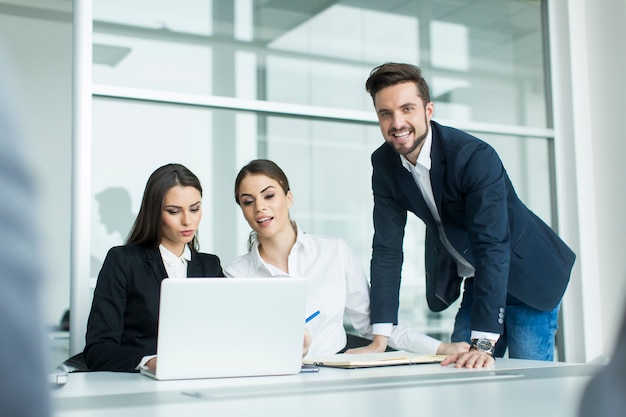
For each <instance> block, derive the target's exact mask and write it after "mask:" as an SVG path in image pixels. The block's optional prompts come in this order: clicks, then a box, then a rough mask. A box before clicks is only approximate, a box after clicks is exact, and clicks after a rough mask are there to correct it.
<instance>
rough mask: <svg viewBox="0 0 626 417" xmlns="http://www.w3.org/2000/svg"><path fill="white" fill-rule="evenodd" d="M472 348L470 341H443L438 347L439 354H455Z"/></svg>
mask: <svg viewBox="0 0 626 417" xmlns="http://www.w3.org/2000/svg"><path fill="white" fill-rule="evenodd" d="M469 349H470V345H469V343H466V342H455V343H441V344H440V345H439V347H438V348H437V355H455V354H457V353H463V352H467V351H469Z"/></svg>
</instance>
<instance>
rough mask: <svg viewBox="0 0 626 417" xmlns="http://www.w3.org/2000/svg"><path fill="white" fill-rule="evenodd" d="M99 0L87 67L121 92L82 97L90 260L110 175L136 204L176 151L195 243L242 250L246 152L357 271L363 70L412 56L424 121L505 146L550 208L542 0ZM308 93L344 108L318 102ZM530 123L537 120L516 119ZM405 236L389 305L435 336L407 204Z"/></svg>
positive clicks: (366, 233) (366, 139)
mask: <svg viewBox="0 0 626 417" xmlns="http://www.w3.org/2000/svg"><path fill="white" fill-rule="evenodd" d="M93 5H94V7H93V14H94V16H93V19H94V21H93V30H94V33H93V41H94V50H93V51H94V56H93V60H94V65H93V82H94V84H96V86H99V87H102V86H104V87H115V88H118V90H117V91H118V92H119V97H118V98H116V97H115V93H113V94H107V95H106V98H105V97H104V95H101V94H99V93H98V91H99V90H98V89H96V94H95V100H94V106H93V119H94V122H93V138H92V141H93V161H92V162H93V173H92V175H93V196H92V207H93V209H92V218H93V219H92V225H91V227H92V248H91V254H92V255H93V256H94V258H97V259H101V257H102V254H103V253H105V250H106V249H107V248H108V247H110V246H112V245H114V244H116V242H121V240H122V239H123V238H122V236H123V233H122V232H121V231H119V230H118V231H112V229H111V228H110V227H109V226H108V225H107V224H106V221H104V220H103V218H104V217H106V214H105V213H103V205H104V204H105V203H104V202H103V201H102V200H103V198H104V197H103V196H104V195H106V194H107V190H109V189H118V191H117V192H118V193H119V195H118V198H119V199H120V200H118V203H117V204H118V213H119V214H118V216H119V217H122V216H127V217H130V214H131V213H135V212H136V210H137V209H138V205H139V198H140V196H141V192H142V190H143V185H144V184H145V181H146V179H147V176H148V175H149V173H150V172H152V170H154V169H155V168H156V167H157V166H159V165H161V164H163V163H165V162H171V161H174V160H176V161H177V162H182V163H184V164H187V165H188V166H189V168H191V169H192V170H193V171H194V172H196V173H197V174H198V175H199V176H200V178H201V180H202V183H203V185H204V187H205V203H204V204H205V205H204V207H205V211H204V219H203V223H202V224H203V225H202V229H201V236H200V238H201V243H202V248H203V250H205V251H208V252H213V253H216V254H218V255H219V256H220V258H221V259H222V262H223V263H224V264H227V263H228V262H230V260H232V259H233V258H234V257H235V256H237V255H239V254H241V253H242V252H243V251H244V250H245V240H246V238H247V235H248V231H249V228H248V226H247V224H245V222H244V221H243V219H242V218H241V214H240V213H239V209H238V207H237V206H236V205H235V203H234V199H233V195H232V187H233V181H234V177H235V175H236V173H237V171H238V170H239V168H240V167H241V166H242V165H244V164H245V163H246V162H248V161H249V160H251V159H253V158H257V157H264V158H270V159H273V160H275V161H276V162H277V163H278V164H279V165H281V167H282V168H283V169H284V170H285V172H286V173H287V175H288V177H289V179H290V182H291V185H292V190H293V193H294V199H295V204H294V207H293V210H292V217H293V218H294V219H295V220H296V221H297V222H298V223H299V224H300V225H301V227H302V228H303V229H304V230H305V231H307V232H310V233H317V234H326V235H335V236H339V237H342V238H344V239H345V240H346V241H347V242H348V243H349V245H350V246H351V248H352V249H353V250H354V252H355V253H356V254H357V256H358V258H359V259H360V261H361V264H362V267H363V268H364V269H365V270H366V271H369V258H370V253H371V238H372V224H371V213H372V195H371V189H370V176H371V165H370V159H369V157H370V154H371V152H372V151H374V150H375V149H376V148H377V147H378V146H379V144H380V143H382V137H381V134H380V132H379V130H378V127H377V125H376V121H375V115H374V111H373V108H372V102H371V98H370V97H369V96H368V95H367V93H366V92H365V91H364V83H365V80H366V78H367V76H368V74H369V72H370V70H371V69H372V68H374V67H375V66H377V65H379V64H381V63H383V62H386V61H402V62H410V63H414V64H417V65H419V66H420V67H421V68H422V69H423V71H424V74H425V77H426V79H427V80H428V82H429V84H430V87H431V94H432V98H433V101H434V103H435V120H445V121H446V123H449V124H451V125H454V126H457V127H463V126H465V127H466V128H467V126H470V127H471V126H474V127H475V128H474V130H473V131H474V132H475V134H476V136H478V137H480V138H482V139H484V140H486V141H487V142H489V143H490V144H492V145H493V146H494V147H495V148H496V150H497V151H498V153H499V154H500V155H501V157H502V159H503V160H504V162H505V166H506V168H507V170H508V172H509V175H510V177H511V179H512V181H513V183H514V185H515V186H516V188H517V191H518V193H519V194H520V196H521V197H522V199H523V200H524V201H525V202H526V203H527V204H528V205H529V206H530V207H531V208H532V209H533V210H534V211H535V212H536V213H537V214H538V215H539V216H541V217H542V218H543V219H544V220H546V222H548V223H551V221H552V213H553V212H554V207H553V205H552V201H553V195H554V189H553V187H552V184H553V174H552V166H553V160H552V153H551V150H550V149H551V141H552V138H551V134H550V133H551V131H550V130H549V127H550V121H549V120H548V119H547V116H546V114H547V104H546V103H547V102H548V100H547V98H546V90H545V80H546V71H545V68H544V67H545V66H544V62H543V56H544V51H543V46H544V44H543V28H542V16H541V3H540V2H520V1H517V0H507V1H502V0H486V1H482V2H478V3H476V2H467V1H463V0H453V1H450V0H445V1H443V0H433V1H429V2H415V1H412V0H411V1H409V0H406V1H396V2H393V3H392V4H391V3H388V2H380V1H373V0H372V1H370V0H365V1H356V0H343V1H335V2H328V1H322V0H311V1H307V2H295V1H294V2H266V1H256V0H232V1H228V0H220V1H216V0H215V1H208V0H186V1H183V2H176V3H173V2H166V1H154V0H142V1H133V2H110V1H105V0H94V1H93ZM154 92H157V93H159V94H160V95H159V98H158V100H156V99H154V98H153V97H154V94H153V93H154ZM181 93H182V94H184V95H183V96H180V94H181ZM174 96H176V97H174ZM151 97H152V98H151ZM181 97H182V98H181ZM203 98H206V99H210V100H208V101H207V100H205V101H203ZM185 100H188V102H185ZM277 106H278V107H277ZM280 106H282V107H280ZM289 106H292V107H293V108H296V107H297V109H298V112H297V115H296V116H294V115H293V114H290V113H289V112H288V111H286V110H285V111H282V110H281V109H288V108H289ZM233 109H236V110H233ZM320 109H322V110H323V111H324V112H326V113H325V114H326V115H328V114H331V115H332V114H335V113H337V114H340V115H341V117H339V119H341V120H329V119H330V118H329V117H325V116H320V115H319V114H320ZM349 112H354V114H356V115H357V116H354V117H353V118H352V119H351V116H350V114H353V113H349ZM364 115H365V116H364ZM476 126H480V128H478V127H476ZM529 128H537V129H538V130H541V132H543V133H545V132H548V134H543V133H535V134H528V133H527V131H528V130H529ZM469 130H470V133H472V131H471V130H472V129H469ZM531 130H532V129H531ZM482 132H489V134H487V133H482ZM120 189H125V190H126V191H127V192H128V194H129V196H130V204H129V203H127V200H126V199H127V197H126V196H124V197H122V196H121V195H122V194H125V193H124V191H123V190H122V191H120ZM108 192H109V193H113V191H110V190H109V191H108ZM121 201H124V203H121ZM122 207H130V209H128V210H127V209H126V208H124V209H122ZM118 220H119V219H118ZM119 223H120V224H122V223H123V222H122V221H121V220H120V222H119ZM124 228H127V226H124ZM406 234H407V238H406V240H405V252H406V254H409V255H410V256H406V263H405V266H404V278H403V290H402V291H401V297H402V299H401V312H400V313H401V320H402V321H403V322H405V323H407V324H410V323H413V324H415V325H418V326H420V328H422V329H424V331H428V332H430V333H432V334H435V335H438V336H442V337H444V338H445V337H447V335H448V332H449V331H450V330H451V328H452V325H451V320H452V317H453V315H454V313H455V311H454V308H450V309H448V310H447V311H446V312H444V313H443V314H433V313H429V312H428V311H427V307H426V303H425V297H424V295H423V291H424V290H423V286H424V279H423V277H424V266H423V253H424V248H423V245H424V242H423V234H424V229H423V224H422V222H421V221H420V220H419V219H415V218H410V220H409V224H408V226H407V232H406ZM97 259H95V260H94V261H93V262H92V267H93V271H92V276H94V274H95V273H96V271H97V269H98V265H99V264H98V262H99V261H98V260H97Z"/></svg>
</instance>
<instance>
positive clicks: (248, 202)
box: [224, 159, 469, 357]
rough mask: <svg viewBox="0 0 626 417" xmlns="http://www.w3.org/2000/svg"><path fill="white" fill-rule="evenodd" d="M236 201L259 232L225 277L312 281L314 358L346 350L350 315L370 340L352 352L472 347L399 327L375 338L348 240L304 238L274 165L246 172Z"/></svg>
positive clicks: (257, 164)
mask: <svg viewBox="0 0 626 417" xmlns="http://www.w3.org/2000/svg"><path fill="white" fill-rule="evenodd" d="M235 201H236V202H237V204H239V206H240V207H241V211H242V212H243V216H244V218H245V219H246V221H247V222H248V224H249V225H250V227H251V228H252V230H253V233H252V234H251V240H250V244H249V252H248V253H246V254H244V255H241V256H239V257H238V258H236V259H235V260H234V261H233V262H231V264H230V265H228V267H227V268H226V269H225V270H224V273H225V274H226V276H230V277H274V276H276V277H281V276H283V277H284V276H293V277H304V278H307V279H308V280H309V294H308V300H307V310H308V312H307V313H308V314H312V313H314V312H315V311H317V310H319V311H320V314H319V315H318V316H317V317H316V318H315V319H313V320H311V321H310V322H309V323H308V324H307V330H308V331H309V332H310V335H311V345H310V347H309V352H308V354H307V356H308V357H317V356H322V355H329V354H333V353H337V352H341V351H343V350H344V349H345V348H347V346H346V341H347V336H346V332H345V328H344V314H345V316H346V318H347V319H348V321H349V322H350V324H351V325H352V326H353V327H354V329H355V330H357V331H358V332H359V333H360V334H361V335H362V336H363V337H364V338H366V339H369V340H371V343H370V344H369V345H367V346H363V347H359V348H355V349H349V350H348V351H347V352H349V353H365V352H376V351H381V350H384V348H380V347H379V346H380V345H379V343H380V342H381V341H382V340H385V339H386V338H388V345H389V346H390V347H392V348H395V349H402V350H408V351H412V352H417V353H423V354H454V353H458V352H462V351H467V350H468V349H469V345H468V344H467V343H464V342H462V343H443V342H441V341H439V340H436V339H433V338H431V337H429V336H426V335H425V334H422V333H420V332H418V331H416V330H415V329H412V328H409V327H405V326H402V325H397V326H393V328H392V330H391V334H388V335H384V334H373V332H372V326H371V325H370V317H369V305H370V298H369V283H368V280H367V276H366V275H365V273H364V272H363V270H362V269H361V268H360V266H359V264H358V261H357V259H356V257H355V256H354V254H353V253H352V251H351V250H350V248H349V247H348V245H347V244H346V242H345V241H343V240H342V239H339V238H336V237H325V236H316V235H311V234H306V233H303V232H302V230H301V229H300V228H299V227H298V226H297V225H296V223H295V222H294V221H292V220H291V219H290V217H289V209H290V208H291V206H292V204H293V194H292V193H291V191H290V189H289V181H288V179H287V177H286V175H285V173H284V172H283V171H282V170H281V168H280V167H279V166H278V165H276V164H275V163H274V162H272V161H269V160H264V159H258V160H254V161H252V162H250V163H249V164H248V165H246V166H244V167H243V168H242V169H241V171H240V172H239V174H238V175H237V179H236V181H235ZM381 338H384V339H381ZM385 345H386V344H385Z"/></svg>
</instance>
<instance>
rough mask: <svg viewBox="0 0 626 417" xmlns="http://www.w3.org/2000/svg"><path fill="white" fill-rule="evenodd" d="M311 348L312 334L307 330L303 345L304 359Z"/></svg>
mask: <svg viewBox="0 0 626 417" xmlns="http://www.w3.org/2000/svg"><path fill="white" fill-rule="evenodd" d="M310 346H311V333H309V331H308V330H307V329H304V342H303V343H302V357H303V358H304V357H305V356H306V354H307V353H309V347H310Z"/></svg>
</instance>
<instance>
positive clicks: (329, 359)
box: [304, 350, 448, 369]
mask: <svg viewBox="0 0 626 417" xmlns="http://www.w3.org/2000/svg"><path fill="white" fill-rule="evenodd" d="M447 357H448V355H423V354H418V353H411V352H405V351H403V350H398V351H391V352H378V353H363V354H351V353H337V354H335V355H329V356H324V357H319V358H313V359H307V360H304V363H305V364H312V365H317V366H329V367H332V368H348V369H352V368H372V367H377V366H393V365H417V364H425V363H439V362H441V361H442V360H444V359H445V358H447Z"/></svg>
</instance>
